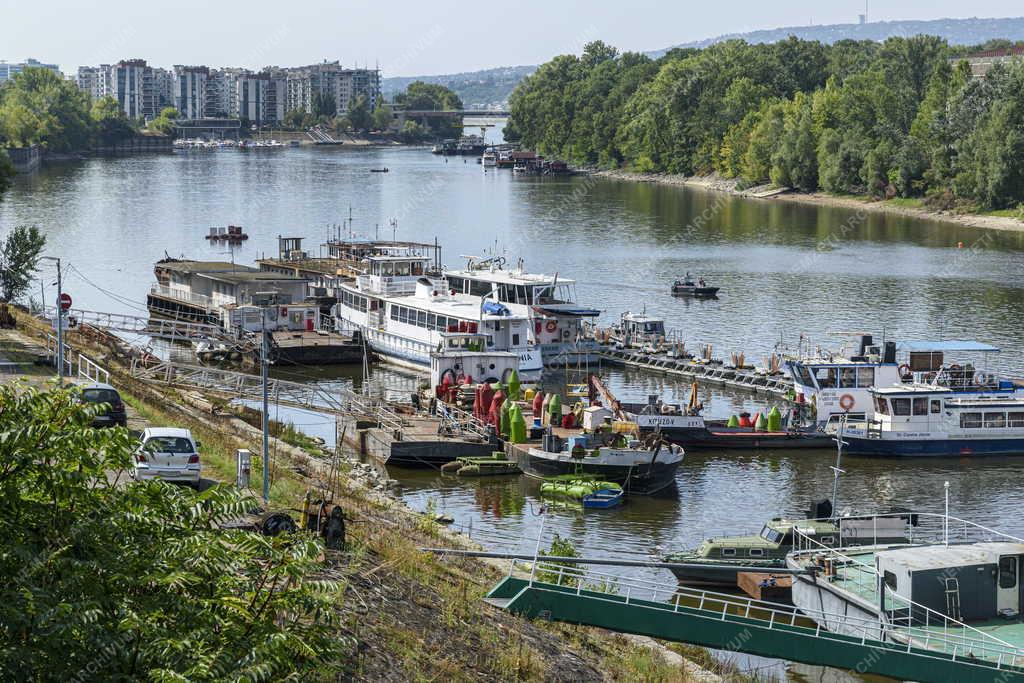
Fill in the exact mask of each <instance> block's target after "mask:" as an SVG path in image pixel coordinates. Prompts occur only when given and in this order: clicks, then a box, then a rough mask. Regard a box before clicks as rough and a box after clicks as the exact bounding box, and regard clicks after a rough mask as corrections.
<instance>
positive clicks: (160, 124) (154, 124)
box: [147, 107, 246, 135]
mask: <svg viewBox="0 0 1024 683" xmlns="http://www.w3.org/2000/svg"><path fill="white" fill-rule="evenodd" d="M179 118H181V112H179V111H178V110H177V109H175V108H174V107H164V108H163V110H161V112H160V115H159V116H157V117H156V118H155V119H153V120H152V121H150V122H149V125H148V126H147V127H148V128H149V129H150V130H152V131H155V132H157V133H162V134H164V135H170V134H171V132H172V131H173V130H174V122H175V121H176V120H177V119H179ZM244 127H246V126H243V128H244Z"/></svg>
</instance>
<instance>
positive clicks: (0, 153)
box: [0, 148, 16, 201]
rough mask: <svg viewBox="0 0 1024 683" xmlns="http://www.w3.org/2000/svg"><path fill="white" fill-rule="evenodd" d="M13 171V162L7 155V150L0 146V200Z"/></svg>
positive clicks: (12, 175) (8, 184)
mask: <svg viewBox="0 0 1024 683" xmlns="http://www.w3.org/2000/svg"><path fill="white" fill-rule="evenodd" d="M15 173H16V172H15V170H14V164H12V163H11V158H10V157H9V156H7V150H5V149H2V148H0V201H3V198H4V192H6V191H7V188H9V187H10V186H11V178H13V177H14V175H15Z"/></svg>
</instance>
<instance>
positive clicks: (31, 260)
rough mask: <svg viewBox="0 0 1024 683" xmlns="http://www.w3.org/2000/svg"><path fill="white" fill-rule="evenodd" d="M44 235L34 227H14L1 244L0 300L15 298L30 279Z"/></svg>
mask: <svg viewBox="0 0 1024 683" xmlns="http://www.w3.org/2000/svg"><path fill="white" fill-rule="evenodd" d="M45 246H46V236H45V235H43V234H42V233H41V232H39V228H37V227H36V226H34V225H33V226H24V225H19V226H16V227H15V228H14V229H13V230H11V232H10V233H9V234H8V235H7V237H6V238H5V239H4V241H3V243H2V245H0V299H2V300H3V301H16V300H17V299H19V298H20V297H21V296H22V295H23V294H24V293H25V292H26V291H28V286H29V284H30V283H31V282H32V277H33V275H34V274H35V272H36V267H37V265H38V264H39V255H40V254H41V253H42V252H43V247H45Z"/></svg>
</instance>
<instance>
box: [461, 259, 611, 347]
mask: <svg viewBox="0 0 1024 683" xmlns="http://www.w3.org/2000/svg"><path fill="white" fill-rule="evenodd" d="M467 259H468V263H467V265H466V267H465V268H463V269H461V270H452V269H446V270H445V271H444V277H445V278H446V279H447V281H448V285H449V286H450V287H451V288H452V289H454V290H455V291H456V292H458V293H460V294H472V295H475V296H481V297H482V296H489V297H491V298H493V299H495V300H496V301H499V302H500V303H502V304H504V305H506V306H508V308H509V309H510V310H511V311H512V313H513V315H516V316H522V317H526V318H528V319H529V321H530V328H529V339H530V342H531V343H533V344H534V345H535V346H538V347H539V348H540V350H541V356H542V360H543V362H544V365H546V366H552V365H565V364H566V363H567V362H568V363H573V362H577V361H587V360H591V357H592V356H594V357H596V354H597V351H598V344H597V342H596V341H594V340H593V339H588V338H587V335H586V334H585V332H584V323H585V322H587V321H589V320H593V319H594V318H596V317H597V316H598V315H600V313H601V312H600V311H598V310H596V309H593V308H587V307H585V306H580V305H579V304H577V303H576V282H575V281H574V280H569V279H566V278H562V277H559V276H558V274H557V273H556V274H554V275H544V274H541V273H530V272H527V271H526V270H525V268H524V267H523V261H522V259H520V260H519V261H518V262H517V263H516V266H515V268H512V269H506V268H505V267H504V266H505V259H504V257H500V256H498V257H491V258H485V259H479V258H476V257H467Z"/></svg>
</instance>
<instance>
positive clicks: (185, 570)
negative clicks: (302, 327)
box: [0, 385, 342, 681]
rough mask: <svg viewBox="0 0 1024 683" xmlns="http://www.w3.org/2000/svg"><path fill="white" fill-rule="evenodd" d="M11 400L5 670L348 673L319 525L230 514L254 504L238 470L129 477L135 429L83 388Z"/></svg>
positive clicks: (3, 497)
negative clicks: (221, 476)
mask: <svg viewBox="0 0 1024 683" xmlns="http://www.w3.org/2000/svg"><path fill="white" fill-rule="evenodd" d="M0 406H2V407H3V408H2V410H0V435H2V438H0V462H2V463H3V471H2V474H3V477H2V486H0V510H2V513H3V514H2V515H0V572H2V575H3V576H4V581H3V582H2V583H0V623H3V625H4V626H3V628H2V629H0V671H3V672H4V674H5V678H7V679H9V680H23V681H48V680H57V679H60V678H69V677H70V678H73V679H74V680H107V681H128V680H149V681H185V680H190V681H213V680H316V678H321V677H322V678H323V679H331V680H333V679H335V678H337V677H338V673H339V672H338V671H337V668H338V666H339V665H340V664H341V663H342V654H341V647H340V644H339V640H340V639H339V637H338V634H337V633H334V632H332V625H333V623H334V618H333V615H334V602H335V601H336V600H337V594H338V587H337V586H336V585H334V584H333V583H332V582H329V581H323V580H318V579H317V578H316V572H317V571H318V570H319V567H320V561H319V556H320V554H321V553H322V552H323V549H322V546H321V545H320V544H319V543H318V542H317V541H316V540H314V539H313V538H311V537H310V536H307V535H305V534H296V535H282V536H278V537H275V538H271V537H267V536H262V535H259V534H254V533H251V532H248V531H242V530H234V529H230V528H226V527H224V522H227V521H229V520H232V519H237V518H238V517H239V516H240V515H242V514H245V513H247V512H251V511H253V510H254V509H256V508H257V501H255V500H254V499H253V498H252V497H250V496H248V495H247V494H244V493H242V492H240V491H237V490H236V489H234V488H233V487H230V486H222V485H217V486H213V487H212V488H210V489H208V490H207V491H204V492H202V493H198V492H195V491H193V490H191V489H186V488H183V487H178V486H172V485H168V484H166V483H163V482H159V481H152V482H146V483H130V482H127V481H126V480H127V475H126V472H127V470H128V469H129V468H130V467H131V460H132V451H133V448H134V447H135V444H136V443H137V442H135V441H134V440H133V438H132V436H131V435H130V434H129V432H128V431H127V430H125V429H121V428H115V429H104V430H95V429H91V428H89V422H90V421H91V419H92V417H93V415H95V414H96V413H97V412H98V411H99V410H101V409H102V407H100V406H89V405H88V404H85V405H84V406H83V405H82V403H81V402H80V401H79V400H78V399H77V398H76V395H75V393H74V392H73V391H72V390H53V391H49V392H47V393H40V392H38V391H36V390H34V389H28V388H21V387H17V386H12V385H4V386H0ZM332 668H333V669H334V671H333V673H334V675H331V673H332ZM317 674H319V676H318V675H317Z"/></svg>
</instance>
